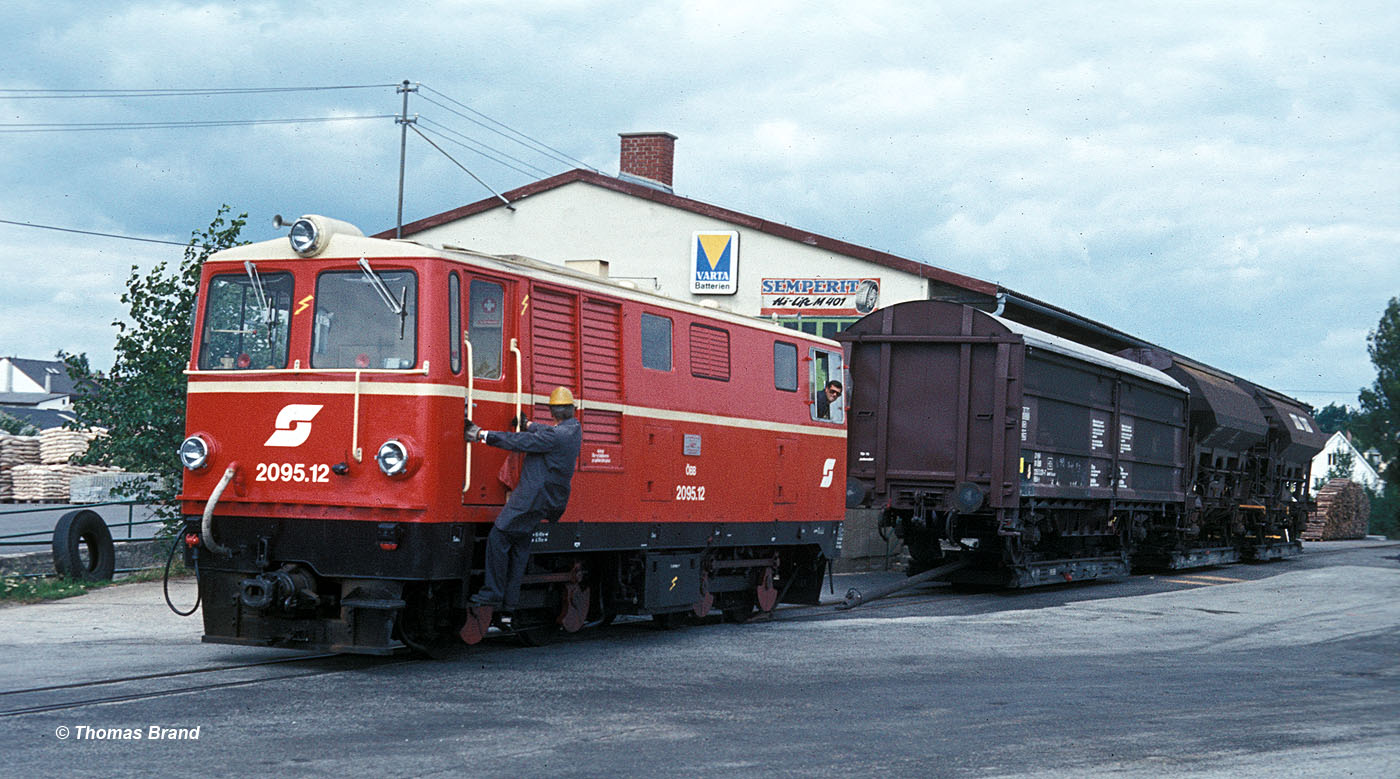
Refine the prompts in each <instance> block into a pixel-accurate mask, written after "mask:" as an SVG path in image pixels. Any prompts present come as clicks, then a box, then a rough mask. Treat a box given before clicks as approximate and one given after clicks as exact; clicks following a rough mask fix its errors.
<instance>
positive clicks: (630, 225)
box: [412, 182, 928, 316]
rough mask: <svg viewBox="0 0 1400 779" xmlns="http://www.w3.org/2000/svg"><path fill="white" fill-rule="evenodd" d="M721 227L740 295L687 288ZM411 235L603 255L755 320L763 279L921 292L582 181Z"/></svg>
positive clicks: (641, 283) (893, 273) (904, 279)
mask: <svg viewBox="0 0 1400 779" xmlns="http://www.w3.org/2000/svg"><path fill="white" fill-rule="evenodd" d="M728 230H734V231H737V232H738V233H739V266H738V292H737V293H736V294H734V295H693V294H691V292H690V281H691V275H690V268H691V241H692V235H693V233H695V232H697V231H710V232H719V231H728ZM412 239H413V240H416V241H422V242H424V243H430V244H454V245H458V246H462V247H464V248H467V249H474V250H477V251H482V252H486V253H489V254H520V255H525V256H527V257H533V258H535V259H537V260H543V261H545V262H550V263H556V264H563V263H564V261H565V260H607V261H608V263H609V274H608V275H609V276H611V277H612V278H615V279H616V278H632V280H633V281H635V282H636V284H637V286H638V287H639V288H641V289H648V290H654V291H656V292H659V293H661V294H663V295H666V296H668V297H672V298H677V299H680V300H686V301H690V302H692V303H701V302H703V301H705V300H710V301H712V302H714V303H718V304H719V305H721V306H723V307H725V308H728V309H730V310H733V311H735V312H737V313H742V314H749V315H752V316H758V315H760V309H761V308H762V295H761V292H760V285H761V280H762V279H763V278H765V277H767V278H774V277H819V278H878V279H879V280H880V300H879V305H880V306H881V307H884V306H888V305H891V304H893V303H897V302H901V301H905V300H922V299H925V298H927V297H928V284H927V282H926V280H925V279H923V278H921V277H919V276H916V275H913V274H910V273H904V272H901V271H897V270H894V269H892V268H886V267H884V266H882V265H876V264H874V263H870V262H866V261H863V260H857V259H854V258H851V257H847V256H845V255H841V254H835V253H832V252H829V251H825V250H822V249H818V248H816V247H812V246H806V245H803V244H801V243H797V242H795V241H790V240H787V239H784V238H779V237H777V236H773V235H769V234H767V233H763V232H760V231H758V230H752V229H748V228H745V227H741V226H739V225H737V224H733V223H731V222H726V221H723V220H719V219H712V218H708V217H705V216H702V215H700V214H696V213H693V212H690V211H686V210H684V209H678V208H672V207H670V206H665V205H662V204H659V203H654V202H651V201H648V200H644V199H641V198H637V197H632V196H630V195H626V194H622V193H620V192H613V191H612V190H607V189H603V188H601V187H595V186H592V185H589V184H587V183H584V182H572V183H569V184H566V185H564V186H561V187H559V188H557V189H553V190H548V191H546V192H542V193H540V194H537V195H532V196H530V197H528V198H525V199H523V200H520V201H517V202H516V203H515V211H510V210H508V209H506V208H505V207H500V208H493V209H490V210H488V211H484V212H481V213H479V214H475V215H472V216H468V217H465V218H463V219H459V220H456V221H454V222H451V223H449V224H445V225H441V226H439V227H433V228H429V229H427V230H423V231H422V232H418V233H415V234H414V235H413V236H412Z"/></svg>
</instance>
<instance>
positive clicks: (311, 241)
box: [287, 216, 321, 257]
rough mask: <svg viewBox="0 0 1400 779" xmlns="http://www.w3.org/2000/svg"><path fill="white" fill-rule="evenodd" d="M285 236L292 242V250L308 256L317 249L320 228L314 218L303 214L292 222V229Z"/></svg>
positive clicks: (319, 239)
mask: <svg viewBox="0 0 1400 779" xmlns="http://www.w3.org/2000/svg"><path fill="white" fill-rule="evenodd" d="M287 237H288V239H290V240H291V242H292V251H294V252H296V253H297V254H299V255H301V256H303V257H310V256H311V255H313V254H315V253H316V252H317V250H318V249H319V246H318V244H319V243H320V242H321V230H320V228H319V227H317V225H316V222H315V221H314V220H311V219H307V218H306V217H304V216H303V217H302V218H300V219H298V220H296V221H295V222H293V223H292V231H291V232H290V233H288V235H287Z"/></svg>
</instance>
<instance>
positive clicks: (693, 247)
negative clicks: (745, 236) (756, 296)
mask: <svg viewBox="0 0 1400 779" xmlns="http://www.w3.org/2000/svg"><path fill="white" fill-rule="evenodd" d="M738 282H739V234H738V233H737V232H732V231H731V232H714V233H708V232H696V233H692V234H691V239H690V291H691V293H692V294H695V295H733V294H734V293H735V292H738V291H739V283H738Z"/></svg>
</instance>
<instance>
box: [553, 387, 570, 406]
mask: <svg viewBox="0 0 1400 779" xmlns="http://www.w3.org/2000/svg"><path fill="white" fill-rule="evenodd" d="M573 404H574V393H572V392H570V391H569V388H568V387H555V388H554V391H553V392H551V393H549V405H551V406H572V405H573Z"/></svg>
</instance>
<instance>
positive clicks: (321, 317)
mask: <svg viewBox="0 0 1400 779" xmlns="http://www.w3.org/2000/svg"><path fill="white" fill-rule="evenodd" d="M376 279H377V280H378V282H379V283H376V281H375V280H376ZM381 284H382V288H381V286H380V285H381ZM417 333H418V277H417V276H415V275H414V274H413V272H412V271H406V270H379V269H377V268H376V269H374V270H373V271H372V272H365V271H362V270H353V271H328V272H326V273H322V274H321V275H320V276H319V277H318V278H317V279H316V324H315V332H314V333H313V334H312V336H311V367H313V368H362V369H388V370H403V369H407V368H412V367H413V366H414V364H415V362H416V360H415V357H416V355H417Z"/></svg>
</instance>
